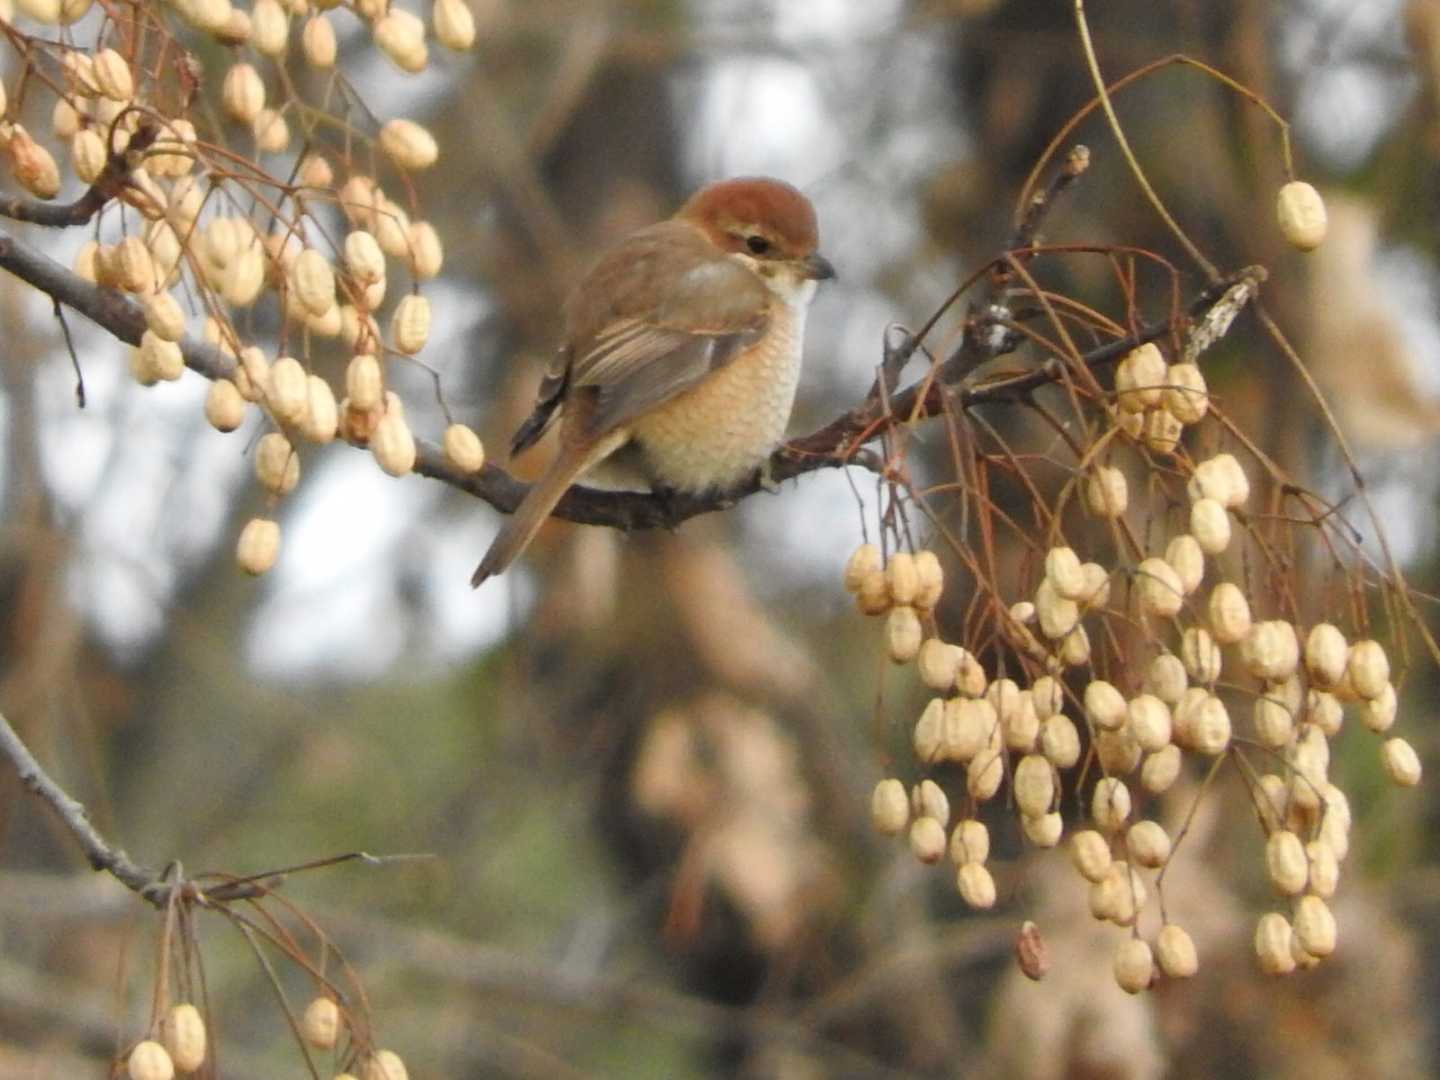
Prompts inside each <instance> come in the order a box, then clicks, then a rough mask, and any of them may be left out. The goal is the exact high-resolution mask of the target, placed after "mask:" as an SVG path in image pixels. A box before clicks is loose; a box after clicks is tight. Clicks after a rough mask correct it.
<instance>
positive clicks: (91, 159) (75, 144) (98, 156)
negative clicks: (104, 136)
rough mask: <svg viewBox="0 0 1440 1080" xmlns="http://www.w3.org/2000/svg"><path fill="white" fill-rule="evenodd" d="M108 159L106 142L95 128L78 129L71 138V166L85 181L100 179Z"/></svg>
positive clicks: (77, 175) (91, 181)
mask: <svg viewBox="0 0 1440 1080" xmlns="http://www.w3.org/2000/svg"><path fill="white" fill-rule="evenodd" d="M108 160H109V155H108V154H106V153H105V143H104V142H103V141H102V140H101V138H100V133H99V132H98V131H96V130H95V129H94V128H85V129H83V130H81V131H77V132H76V133H75V134H74V136H73V137H72V138H71V139H70V167H71V168H72V169H73V170H74V171H75V175H76V177H78V178H79V179H80V180H82V181H84V182H85V183H87V184H93V183H94V182H95V181H96V180H98V179H100V174H101V173H103V172H104V171H105V165H106V162H107V161H108Z"/></svg>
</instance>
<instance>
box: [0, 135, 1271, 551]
mask: <svg viewBox="0 0 1440 1080" xmlns="http://www.w3.org/2000/svg"><path fill="white" fill-rule="evenodd" d="M1088 160H1089V159H1088V154H1087V153H1086V152H1085V150H1084V148H1083V147H1077V148H1076V150H1075V151H1074V152H1073V153H1072V154H1071V157H1070V159H1069V160H1068V161H1067V164H1066V167H1065V168H1064V169H1062V170H1061V171H1060V172H1058V173H1057V175H1056V177H1055V178H1054V179H1053V181H1052V183H1051V185H1050V187H1049V189H1048V190H1047V191H1046V192H1045V193H1044V194H1043V195H1041V196H1037V197H1036V198H1035V199H1034V200H1032V202H1031V204H1030V205H1029V206H1028V207H1027V209H1026V212H1025V213H1024V214H1023V215H1022V217H1021V220H1020V221H1019V222H1018V223H1017V225H1016V229H1015V234H1014V241H1015V244H1014V247H1013V249H1012V250H1011V251H1008V252H1007V253H1006V254H1004V255H1002V256H1001V257H999V258H997V259H996V260H995V261H994V262H993V263H992V264H991V266H990V267H989V268H987V270H986V271H985V272H986V273H988V274H989V276H990V286H989V292H990V296H989V298H987V300H986V301H985V302H983V303H978V304H976V305H974V306H973V307H972V308H971V311H970V313H969V315H968V317H967V319H966V325H965V333H964V337H963V342H962V344H961V346H960V348H959V349H957V350H956V351H955V353H954V355H952V356H950V357H949V358H948V359H946V360H944V361H943V362H941V363H940V364H939V366H938V368H936V369H935V371H934V372H933V373H932V372H929V371H927V372H926V374H925V376H924V377H922V378H921V379H919V380H917V381H916V382H914V383H912V384H911V385H910V386H909V387H907V388H905V389H903V390H900V391H898V392H896V393H894V394H888V393H886V394H881V393H874V392H872V393H871V394H869V395H867V397H866V398H865V400H864V401H863V402H862V403H861V404H860V405H858V406H856V407H855V408H853V409H851V410H850V411H848V412H846V413H844V414H842V415H841V416H839V417H837V418H836V419H834V420H833V421H831V422H830V423H829V424H827V425H825V426H824V427H822V428H820V429H818V430H816V431H813V432H811V433H810V434H808V435H803V436H801V437H799V438H796V439H793V440H791V441H790V442H788V443H787V444H786V445H784V446H782V447H781V448H780V449H779V450H777V451H776V452H775V453H774V455H773V456H772V457H771V459H770V462H769V468H768V470H766V472H765V473H764V474H757V475H756V476H754V477H752V478H750V479H749V480H748V481H746V482H745V483H744V484H742V485H740V486H739V487H738V488H736V489H734V490H731V491H725V492H711V493H706V494H702V495H686V494H668V495H666V496H664V497H660V496H656V495H653V494H650V493H648V492H626V491H618V492H617V491H601V490H597V489H595V488H588V487H583V486H579V485H577V486H575V487H573V488H571V489H570V491H569V492H567V493H566V495H565V497H564V498H563V499H561V500H560V503H559V504H558V505H557V506H556V508H555V510H554V516H556V517H560V518H564V519H566V520H568V521H574V522H577V523H580V524H584V525H605V526H610V527H612V528H618V529H623V530H632V529H655V528H674V527H675V526H676V525H678V524H680V523H681V522H683V521H686V520H688V519H690V518H692V517H696V516H698V515H700V514H706V513H710V512H712V511H715V510H724V509H728V508H729V507H732V506H734V505H735V504H736V503H738V502H739V501H740V500H742V499H745V498H748V497H749V496H751V495H754V494H755V493H757V492H759V491H761V490H765V489H766V488H767V487H768V485H770V484H771V483H773V482H778V481H782V480H789V479H793V478H795V477H798V476H802V475H804V474H805V473H810V472H815V471H816V470H819V469H834V468H842V467H845V466H849V465H861V466H864V467H868V468H875V467H876V464H875V459H874V458H873V456H872V455H869V454H867V453H866V452H865V451H864V449H863V447H865V446H866V445H867V444H868V443H870V442H872V441H874V440H875V439H878V438H879V437H880V436H881V435H883V434H884V433H885V432H886V431H888V430H890V429H891V428H892V427H894V426H897V425H900V424H906V423H912V422H916V421H919V420H924V419H928V418H929V417H932V416H936V415H939V414H940V413H941V412H942V411H944V408H945V398H946V396H947V395H948V396H950V397H952V399H953V400H952V403H951V404H952V407H954V406H957V405H958V407H959V408H960V409H968V408H971V407H974V406H977V405H984V404H988V403H993V402H1009V401H1020V400H1023V399H1024V398H1025V397H1027V396H1028V395H1029V394H1031V393H1033V392H1034V391H1035V390H1037V389H1039V388H1040V387H1042V386H1045V385H1048V384H1050V383H1053V382H1056V381H1057V380H1058V379H1059V378H1060V377H1061V373H1062V371H1063V366H1062V361H1061V360H1060V358H1058V357H1055V358H1051V359H1050V360H1049V361H1046V362H1044V363H1041V364H1040V365H1038V366H1036V367H1034V368H1031V369H1030V370H1028V371H1025V372H1022V373H1019V374H1011V375H1005V376H1001V377H998V378H995V379H990V380H987V381H984V382H980V383H978V384H974V385H965V379H966V377H967V376H968V375H969V374H970V373H971V372H973V371H974V370H975V369H976V368H977V367H979V366H980V365H981V364H983V363H985V362H987V361H990V360H993V359H995V358H997V357H999V356H1002V355H1005V354H1007V353H1009V352H1012V351H1014V349H1015V348H1016V347H1017V346H1018V344H1019V343H1020V341H1021V340H1022V339H1021V338H1019V337H1018V336H1017V335H1016V334H1015V333H1014V331H1013V326H1012V324H1011V322H1010V311H1009V309H1008V307H1006V306H1005V304H1004V302H1003V300H1002V299H1001V297H1002V294H1003V293H1004V291H1005V289H1006V287H1007V285H1008V283H1009V282H1010V281H1011V276H1012V268H1013V267H1015V266H1017V265H1018V264H1019V262H1021V261H1029V260H1030V259H1033V258H1035V257H1036V256H1037V255H1038V254H1039V249H1037V248H1036V247H1035V236H1036V234H1037V232H1038V229H1039V227H1040V224H1041V222H1042V219H1043V217H1044V215H1045V213H1046V212H1048V210H1049V209H1050V207H1051V206H1052V205H1053V203H1054V198H1055V196H1057V195H1058V194H1059V193H1061V192H1062V191H1064V190H1066V189H1067V188H1068V186H1069V185H1070V184H1071V183H1073V182H1074V180H1075V179H1076V178H1077V177H1078V176H1079V175H1080V174H1081V173H1083V172H1084V170H1085V167H1086V165H1087V164H1088ZM112 164H113V160H112ZM101 187H102V184H101V183H100V182H97V184H96V185H95V187H94V188H92V191H96V190H99V189H100V188H101ZM82 201H83V200H82ZM0 268H3V269H5V270H9V271H10V272H11V273H12V274H14V275H15V276H16V277H18V278H20V279H21V280H22V281H25V282H26V283H27V284H30V285H33V286H34V287H35V288H37V289H39V290H41V291H42V292H45V293H47V294H49V295H50V296H51V297H52V298H54V299H55V300H56V301H58V302H59V303H63V304H65V305H67V306H68V307H71V308H74V309H75V310H76V311H78V312H80V313H81V314H82V315H85V316H86V317H87V318H89V319H91V320H92V321H93V322H95V323H96V324H97V325H98V326H100V327H101V328H102V329H104V330H107V331H109V332H110V333H111V334H113V335H114V336H115V337H117V338H119V339H120V340H121V341H124V342H128V343H129V344H132V345H136V344H139V342H140V336H141V334H142V333H144V331H145V318H144V314H143V313H142V311H141V309H140V307H139V306H138V305H137V304H136V303H135V302H134V301H133V300H131V299H130V298H129V297H127V296H126V295H125V294H124V293H122V292H120V291H118V290H116V289H111V288H106V287H102V286H99V285H96V284H94V283H93V282H88V281H86V280H84V279H83V278H81V277H79V276H78V275H76V274H74V273H72V272H71V271H70V270H68V269H66V268H65V267H63V266H61V265H60V264H59V263H57V262H55V261H54V260H52V259H50V258H48V257H47V256H45V255H43V254H41V253H40V252H39V251H36V250H35V249H33V248H31V247H29V246H27V245H25V244H23V243H21V242H20V241H18V240H16V239H15V238H14V237H12V236H8V235H6V234H5V233H4V232H0ZM1264 276H1265V273H1264V270H1263V269H1261V268H1259V267H1247V268H1245V269H1243V270H1241V271H1239V272H1237V273H1236V274H1233V275H1231V276H1230V277H1228V278H1226V279H1224V280H1222V281H1219V282H1217V283H1215V284H1213V285H1211V286H1208V287H1207V288H1206V289H1205V290H1204V291H1202V292H1201V293H1200V294H1199V295H1198V296H1197V297H1196V298H1195V300H1194V301H1193V302H1192V304H1191V305H1190V308H1189V311H1188V313H1187V314H1185V315H1180V316H1176V317H1173V318H1170V319H1164V320H1160V321H1158V322H1153V323H1148V324H1145V325H1143V326H1141V327H1140V328H1139V329H1138V330H1137V331H1136V332H1135V333H1134V334H1131V335H1129V336H1127V337H1124V338H1120V339H1117V340H1115V341H1112V342H1109V343H1108V344H1105V345H1102V346H1099V347H1097V348H1095V349H1092V350H1090V351H1089V352H1086V353H1084V354H1082V355H1080V356H1078V357H1075V358H1073V362H1074V363H1076V364H1080V365H1084V366H1086V367H1089V368H1092V369H1098V368H1102V367H1104V366H1106V365H1108V364H1110V363H1113V362H1114V361H1116V360H1118V359H1119V358H1120V357H1122V356H1124V355H1125V354H1126V353H1127V352H1129V351H1130V350H1131V349H1134V348H1135V347H1137V346H1138V345H1141V344H1143V343H1145V342H1147V341H1154V340H1156V339H1158V338H1162V337H1166V336H1168V335H1171V334H1174V333H1177V332H1179V331H1180V330H1182V329H1183V328H1184V327H1185V326H1186V325H1187V324H1188V323H1189V321H1190V320H1191V319H1192V318H1199V317H1202V316H1204V315H1206V314H1207V313H1208V312H1209V311H1210V309H1211V308H1212V307H1215V306H1217V305H1218V303H1219V302H1220V301H1221V300H1222V299H1223V298H1224V297H1225V296H1226V295H1227V293H1229V292H1230V290H1232V289H1233V288H1234V287H1236V286H1239V285H1244V286H1245V288H1244V289H1242V290H1240V295H1241V296H1242V302H1243V300H1248V299H1249V297H1251V296H1253V294H1254V291H1255V288H1256V287H1258V284H1259V282H1260V281H1263V280H1264ZM959 295H960V293H959V291H957V293H956V294H954V295H952V296H951V297H950V299H949V300H947V301H946V303H945V304H943V305H942V306H941V308H940V312H943V311H944V310H946V309H947V308H948V307H949V306H950V304H951V303H953V302H954V300H955V299H957V298H958V296H959ZM940 312H937V316H936V317H937V318H938V315H939V313H940ZM1232 314H1233V313H1232ZM933 323H934V319H933V318H932V320H931V322H930V324H927V326H926V327H925V328H924V329H922V330H921V331H920V332H919V333H918V334H916V335H913V336H907V337H906V339H905V340H903V341H900V342H889V341H888V339H887V354H886V355H887V359H886V365H887V370H886V378H887V380H889V381H890V382H898V377H899V374H900V370H901V368H903V366H904V364H905V361H906V360H908V358H909V357H910V356H911V355H912V354H913V353H914V351H915V350H916V348H917V347H918V344H919V342H920V341H921V340H923V338H924V336H925V334H926V332H927V331H928V329H929V328H930V326H931V325H933ZM181 351H182V353H183V355H184V357H185V365H186V366H187V367H189V368H190V369H191V370H193V371H196V372H198V373H199V374H201V375H203V376H204V377H206V378H207V379H218V378H233V376H234V374H235V361H234V358H233V357H231V356H229V355H228V354H226V353H224V352H222V351H221V350H220V349H218V348H215V347H214V346H211V345H207V344H205V343H203V342H200V341H197V340H195V339H193V338H189V337H187V338H186V339H185V340H184V341H182V342H181ZM877 386H878V380H877ZM416 447H417V456H416V464H415V471H416V472H417V473H419V474H420V475H422V476H426V477H429V478H431V479H434V480H439V481H441V482H442V483H445V484H449V485H450V486H451V487H454V488H457V489H459V490H461V491H464V492H467V493H469V494H471V495H474V496H475V497H477V498H479V499H483V500H484V501H485V502H487V503H489V504H490V505H491V506H493V507H494V508H495V509H496V510H499V511H501V512H503V513H513V512H514V511H515V509H516V507H518V506H519V505H520V502H521V500H522V499H524V497H525V495H526V493H527V492H528V491H529V490H530V485H528V484H525V483H523V482H521V481H519V480H516V479H515V478H514V477H513V476H511V475H510V474H509V473H508V472H506V471H505V470H504V469H502V468H500V467H499V466H496V465H493V464H487V465H485V466H484V468H482V469H481V470H480V471H479V472H477V473H466V472H463V471H461V470H459V469H457V468H455V467H454V466H453V465H451V464H450V463H449V462H448V461H447V460H446V458H445V456H444V453H443V452H442V451H441V449H440V447H439V446H438V445H436V444H435V443H434V442H431V441H429V440H426V439H417V440H416Z"/></svg>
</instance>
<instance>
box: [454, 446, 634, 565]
mask: <svg viewBox="0 0 1440 1080" xmlns="http://www.w3.org/2000/svg"><path fill="white" fill-rule="evenodd" d="M627 437H628V436H627V434H626V433H625V432H612V433H611V434H610V435H607V436H605V437H604V438H603V439H600V440H599V441H598V442H595V443H589V444H584V443H582V444H578V445H572V446H566V447H564V448H563V449H562V450H561V451H560V455H559V457H557V458H556V459H555V460H554V461H553V462H551V464H550V467H549V468H548V469H546V470H545V475H544V476H542V477H541V478H540V479H539V480H538V481H536V483H535V485H534V487H532V488H531V489H530V491H529V494H527V495H526V496H525V498H524V499H522V500H521V502H520V505H519V506H518V507H516V509H515V513H513V514H512V515H510V519H509V520H508V521H506V522H505V524H504V525H502V526H501V527H500V531H499V532H498V533H496V534H495V539H494V540H493V541H491V543H490V550H489V551H487V552H485V557H484V558H483V559H481V560H480V565H479V566H478V567H476V569H475V573H474V575H473V576H472V577H471V578H470V585H471V587H472V588H479V587H480V585H482V584H483V583H484V582H485V579H486V578H488V577H491V576H493V575H495V574H498V573H501V572H502V571H503V570H504V569H505V568H506V567H508V566H509V565H510V564H511V563H512V562H514V561H515V560H516V559H517V558H519V556H520V553H521V552H523V551H524V550H525V549H526V548H527V547H529V546H530V541H531V540H533V539H535V534H536V533H537V532H539V531H540V526H541V525H543V524H544V523H545V519H546V518H547V517H549V516H550V511H551V510H554V509H555V504H556V503H558V502H559V501H560V498H561V496H563V495H564V494H565V492H567V491H569V490H570V485H571V484H573V483H575V481H576V480H577V479H578V478H579V477H580V476H581V475H582V474H583V473H584V472H585V470H586V469H588V468H590V467H591V466H592V465H594V464H595V463H596V462H598V461H601V460H602V459H604V458H607V457H609V456H610V455H611V454H613V453H614V452H615V451H616V450H617V449H619V447H620V446H621V445H622V444H623V443H624V442H625V439H626V438H627Z"/></svg>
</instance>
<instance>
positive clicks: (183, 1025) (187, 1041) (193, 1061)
mask: <svg viewBox="0 0 1440 1080" xmlns="http://www.w3.org/2000/svg"><path fill="white" fill-rule="evenodd" d="M163 1032H164V1039H165V1049H166V1050H168V1051H169V1052H170V1057H171V1059H172V1060H173V1061H174V1062H175V1067H176V1068H177V1069H179V1070H180V1071H181V1072H195V1071H196V1070H197V1069H199V1068H200V1066H201V1065H202V1064H204V1062H205V1043H206V1038H205V1021H204V1019H203V1018H202V1017H201V1016H200V1010H199V1009H197V1008H195V1006H194V1005H191V1004H189V1003H181V1004H179V1005H172V1006H171V1007H170V1011H169V1012H168V1013H166V1014H165V1023H164V1026H163Z"/></svg>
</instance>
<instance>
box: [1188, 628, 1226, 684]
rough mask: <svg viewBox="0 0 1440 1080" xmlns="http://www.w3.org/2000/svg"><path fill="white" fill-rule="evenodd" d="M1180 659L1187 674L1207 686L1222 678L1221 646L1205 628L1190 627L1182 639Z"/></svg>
mask: <svg viewBox="0 0 1440 1080" xmlns="http://www.w3.org/2000/svg"><path fill="white" fill-rule="evenodd" d="M1180 659H1181V662H1182V663H1184V665H1185V671H1186V674H1188V675H1189V676H1190V678H1192V679H1193V680H1195V682H1197V683H1203V684H1205V685H1206V686H1210V685H1212V684H1213V683H1214V682H1215V680H1216V679H1218V678H1220V668H1221V659H1222V658H1221V655H1220V646H1219V645H1217V644H1216V643H1215V639H1214V638H1213V637H1212V636H1211V634H1210V631H1209V630H1206V629H1205V628H1204V627H1203V626H1188V627H1186V628H1185V633H1184V634H1183V635H1182V636H1181V638H1180Z"/></svg>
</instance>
